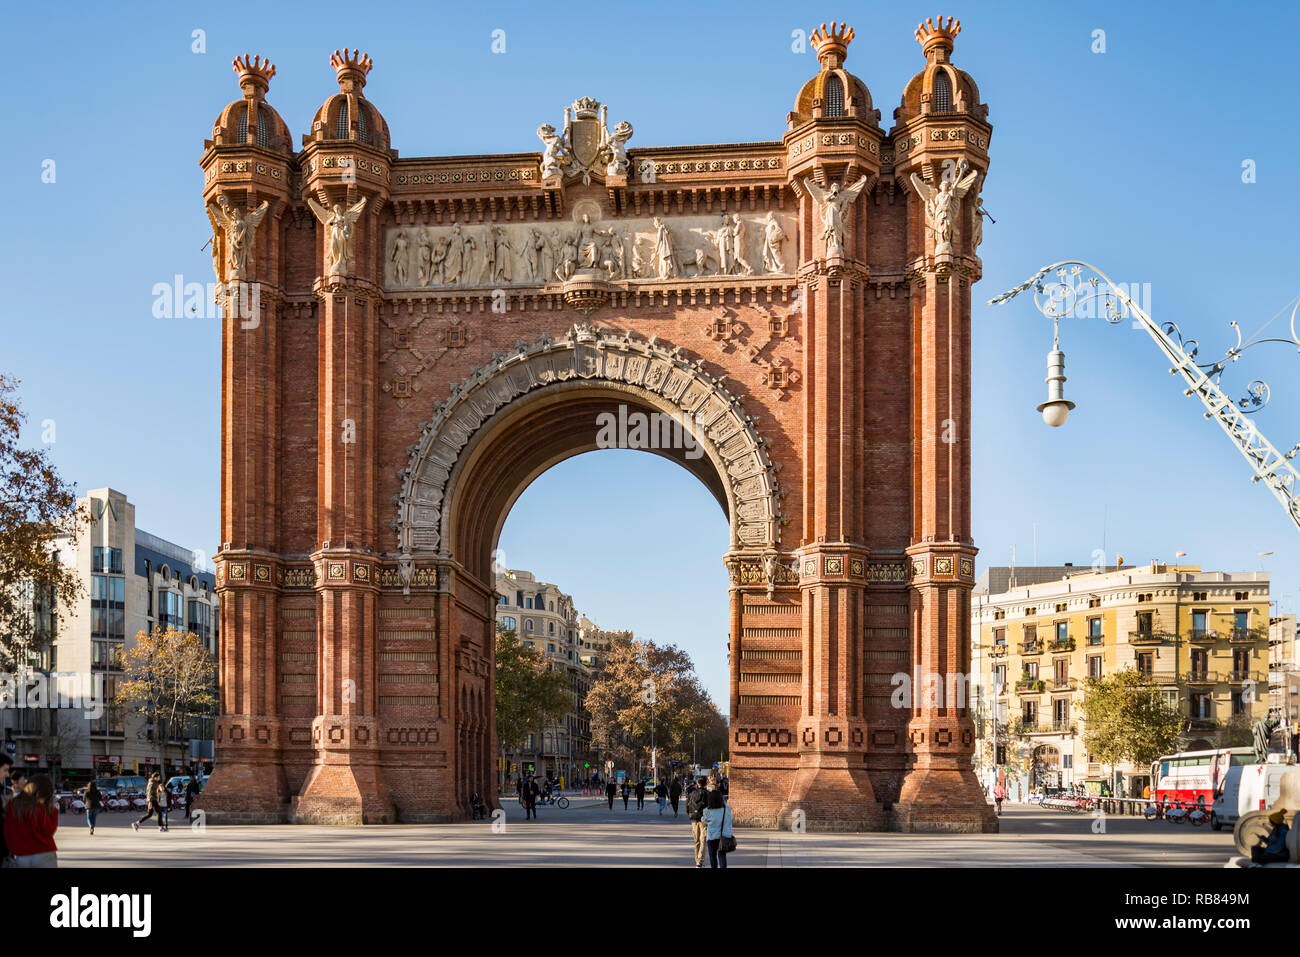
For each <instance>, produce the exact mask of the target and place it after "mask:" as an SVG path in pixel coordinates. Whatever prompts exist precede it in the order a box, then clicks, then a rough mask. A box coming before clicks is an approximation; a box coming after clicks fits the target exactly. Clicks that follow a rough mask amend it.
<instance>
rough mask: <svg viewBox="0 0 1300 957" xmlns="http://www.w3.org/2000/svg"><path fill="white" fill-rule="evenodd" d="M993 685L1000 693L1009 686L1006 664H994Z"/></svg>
mask: <svg viewBox="0 0 1300 957" xmlns="http://www.w3.org/2000/svg"><path fill="white" fill-rule="evenodd" d="M993 687H994V689H996V690H997V691H998V693H999V694H1001V693H1002V691H1004V690H1005V689H1006V687H1007V666H1006V665H994V666H993Z"/></svg>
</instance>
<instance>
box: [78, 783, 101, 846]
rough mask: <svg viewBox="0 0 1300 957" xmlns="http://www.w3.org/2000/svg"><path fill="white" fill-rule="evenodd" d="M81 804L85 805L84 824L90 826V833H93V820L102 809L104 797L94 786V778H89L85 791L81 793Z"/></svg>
mask: <svg viewBox="0 0 1300 957" xmlns="http://www.w3.org/2000/svg"><path fill="white" fill-rule="evenodd" d="M81 800H82V803H84V804H85V805H86V823H87V824H89V825H90V833H91V834H94V833H95V819H96V818H98V817H99V812H100V811H102V810H103V809H104V795H103V794H101V793H100V790H99V788H98V787H96V785H95V780H94V778H91V781H90V783H89V784H87V785H86V789H85V790H84V791H82V792H81Z"/></svg>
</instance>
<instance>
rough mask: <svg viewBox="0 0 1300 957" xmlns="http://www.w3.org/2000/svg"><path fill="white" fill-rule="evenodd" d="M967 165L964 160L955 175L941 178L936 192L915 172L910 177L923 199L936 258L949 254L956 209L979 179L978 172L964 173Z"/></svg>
mask: <svg viewBox="0 0 1300 957" xmlns="http://www.w3.org/2000/svg"><path fill="white" fill-rule="evenodd" d="M969 165H970V164H968V163H967V162H966V160H965V159H962V160H961V161H960V162H959V163H958V164H957V172H956V175H953V176H945V177H943V179H942V180H941V182H940V183H939V188H938V189H935V188H934V187H933V186H931V185H930V184H929V183H927V182H926V181H925V180H923V179H921V177H919V176H917V175H916V174H915V173H913V174H912V185H913V186H915V187H916V192H917V193H918V194H919V195H920V196H921V198H922V199H924V200H925V215H926V219H927V220H928V221H929V223H930V235H931V236H933V237H934V253H935V255H936V256H938V255H941V254H943V253H951V252H952V241H953V238H954V226H955V224H956V221H957V210H958V208H959V207H960V205H961V200H962V197H963V196H965V195H966V193H967V192H969V191H970V188H971V187H972V186H974V185H975V180H976V178H977V177H978V176H979V171H978V170H971V171H970V172H969V173H967V172H966V170H967V169H968V168H969ZM981 238H982V237H981Z"/></svg>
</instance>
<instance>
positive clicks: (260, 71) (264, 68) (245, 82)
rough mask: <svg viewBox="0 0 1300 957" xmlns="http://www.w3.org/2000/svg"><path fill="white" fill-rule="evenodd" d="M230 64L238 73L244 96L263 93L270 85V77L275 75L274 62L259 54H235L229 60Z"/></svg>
mask: <svg viewBox="0 0 1300 957" xmlns="http://www.w3.org/2000/svg"><path fill="white" fill-rule="evenodd" d="M230 65H231V66H233V67H234V68H235V72H236V73H237V74H239V86H240V89H242V90H243V91H244V95H245V96H262V95H265V94H266V90H267V88H268V87H269V86H270V85H271V77H273V76H275V64H274V63H272V62H271V61H270V60H263V59H262V58H261V57H260V56H252V55H250V54H247V53H245V54H244V55H243V56H242V57H238V56H237V57H235V58H234V59H233V60H231V61H230Z"/></svg>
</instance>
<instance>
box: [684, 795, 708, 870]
mask: <svg viewBox="0 0 1300 957" xmlns="http://www.w3.org/2000/svg"><path fill="white" fill-rule="evenodd" d="M706 784H708V778H700V779H699V780H698V781H696V782H695V785H694V786H693V787H692V788H691V789H690V790H689V791H687V792H686V816H687V817H688V818H690V820H691V836H692V838H693V839H694V841H695V866H696V867H703V866H704V852H705V851H706V850H708V833H709V829H708V827H707V826H706V825H705V823H704V808H705V806H706V805H707V803H708V794H707V793H706V792H705V790H704V786H705V785H706Z"/></svg>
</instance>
